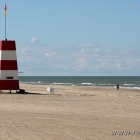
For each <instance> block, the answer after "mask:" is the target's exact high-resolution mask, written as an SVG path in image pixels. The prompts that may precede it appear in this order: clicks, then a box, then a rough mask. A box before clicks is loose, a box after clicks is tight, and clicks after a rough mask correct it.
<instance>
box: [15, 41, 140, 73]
mask: <svg viewBox="0 0 140 140" xmlns="http://www.w3.org/2000/svg"><path fill="white" fill-rule="evenodd" d="M39 44H40V43H39ZM39 44H38V46H39ZM28 45H29V47H23V48H20V49H18V51H17V53H18V62H19V69H23V71H28V74H29V71H30V72H31V73H30V74H32V75H40V74H43V75H89V76H90V75H117V74H118V75H120V74H121V75H125V74H126V73H127V74H128V75H134V73H136V71H137V74H140V72H139V69H140V55H139V53H140V51H139V50H137V51H129V50H127V51H122V50H117V51H116V50H115V49H114V50H113V49H112V50H105V49H104V50H103V49H102V48H101V47H100V46H99V45H97V46H96V45H94V44H82V45H79V47H77V45H76V46H75V48H76V49H75V48H73V49H62V48H60V49H58V48H57V49H56V50H55V49H54V48H53V50H52V49H49V50H48V49H46V46H44V48H43V46H42V47H41V48H40V46H39V47H37V48H36V49H33V47H31V46H32V45H33V44H32V45H31V44H30V43H29V44H28ZM30 45H31V46H30ZM69 50H70V51H69ZM62 52H63V53H62ZM25 75H26V74H25Z"/></svg>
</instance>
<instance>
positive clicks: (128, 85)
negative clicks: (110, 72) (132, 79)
mask: <svg viewBox="0 0 140 140" xmlns="http://www.w3.org/2000/svg"><path fill="white" fill-rule="evenodd" d="M124 85H125V86H132V85H135V84H124Z"/></svg>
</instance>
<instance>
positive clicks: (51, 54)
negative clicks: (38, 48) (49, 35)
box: [45, 52, 56, 57]
mask: <svg viewBox="0 0 140 140" xmlns="http://www.w3.org/2000/svg"><path fill="white" fill-rule="evenodd" d="M54 55H56V53H55V52H46V53H45V56H47V57H51V56H54Z"/></svg>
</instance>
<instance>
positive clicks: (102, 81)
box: [19, 76, 140, 89]
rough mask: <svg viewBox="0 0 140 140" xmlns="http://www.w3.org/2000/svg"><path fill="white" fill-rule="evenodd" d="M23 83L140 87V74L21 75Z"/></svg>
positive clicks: (20, 79) (20, 78)
mask: <svg viewBox="0 0 140 140" xmlns="http://www.w3.org/2000/svg"><path fill="white" fill-rule="evenodd" d="M19 81H20V83H22V84H35V85H67V86H98V87H114V88H116V84H117V83H118V84H119V86H120V88H128V89H140V76H19Z"/></svg>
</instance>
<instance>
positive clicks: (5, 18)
mask: <svg viewBox="0 0 140 140" xmlns="http://www.w3.org/2000/svg"><path fill="white" fill-rule="evenodd" d="M5 5H6V4H5ZM5 40H6V10H5Z"/></svg>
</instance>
